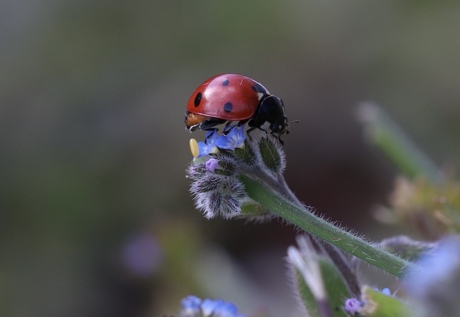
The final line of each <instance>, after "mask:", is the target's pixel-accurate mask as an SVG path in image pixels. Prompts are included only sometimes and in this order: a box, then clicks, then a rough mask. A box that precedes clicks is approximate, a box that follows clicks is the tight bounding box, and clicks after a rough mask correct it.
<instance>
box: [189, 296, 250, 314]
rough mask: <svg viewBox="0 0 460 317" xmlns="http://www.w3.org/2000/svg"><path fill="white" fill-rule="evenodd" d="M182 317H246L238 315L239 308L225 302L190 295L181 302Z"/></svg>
mask: <svg viewBox="0 0 460 317" xmlns="http://www.w3.org/2000/svg"><path fill="white" fill-rule="evenodd" d="M181 303H182V310H181V312H180V316H181V317H245V316H244V315H240V314H239V313H238V307H237V306H236V305H235V304H233V303H230V302H225V301H223V300H220V299H218V300H212V299H204V300H201V299H200V298H199V297H196V296H193V295H190V296H188V297H186V298H184V299H182V301H181Z"/></svg>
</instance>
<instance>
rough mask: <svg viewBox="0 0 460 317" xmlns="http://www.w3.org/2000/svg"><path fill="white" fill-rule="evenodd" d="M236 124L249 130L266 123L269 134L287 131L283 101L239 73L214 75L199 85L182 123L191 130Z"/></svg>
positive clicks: (190, 100) (189, 102)
mask: <svg viewBox="0 0 460 317" xmlns="http://www.w3.org/2000/svg"><path fill="white" fill-rule="evenodd" d="M232 121H238V123H237V125H241V124H244V123H246V122H248V125H249V127H250V128H251V129H254V128H261V126H262V125H263V124H264V123H265V122H268V123H270V130H271V132H272V133H276V134H278V135H282V134H283V133H285V132H287V131H286V127H287V118H286V116H285V113H284V105H283V101H282V100H281V99H280V98H278V97H276V96H273V95H271V94H270V93H269V92H268V90H267V89H266V88H265V87H264V86H263V85H262V84H260V83H258V82H257V81H255V80H254V79H251V78H249V77H246V76H243V75H238V74H223V75H218V76H214V77H212V78H210V79H208V80H206V81H205V82H204V83H203V84H201V85H200V86H199V87H198V88H197V89H196V90H195V92H194V93H193V94H192V96H191V97H190V99H189V101H188V104H187V112H186V115H185V124H186V126H187V128H188V129H189V130H190V131H194V130H196V129H201V130H214V129H216V128H215V126H216V125H219V124H222V123H225V122H227V125H228V124H229V123H230V122H232Z"/></svg>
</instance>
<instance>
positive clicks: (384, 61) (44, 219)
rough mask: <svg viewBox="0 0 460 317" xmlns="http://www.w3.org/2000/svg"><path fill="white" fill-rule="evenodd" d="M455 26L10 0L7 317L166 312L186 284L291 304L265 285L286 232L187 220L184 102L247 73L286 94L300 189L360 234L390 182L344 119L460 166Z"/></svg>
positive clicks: (261, 4)
mask: <svg viewBox="0 0 460 317" xmlns="http://www.w3.org/2000/svg"><path fill="white" fill-rule="evenodd" d="M459 18H460V3H457V2H455V1H440V2H436V3H429V2H426V1H424V2H416V1H410V2H404V3H402V2H399V1H390V2H381V3H375V2H374V3H372V2H365V1H355V2H342V1H333V2H317V1H316V2H313V1H283V2H275V1H260V0H257V1H249V2H248V1H242V0H238V1H226V2H220V1H210V0H206V1H199V2H197V1H195V2H190V1H144V0H138V1H134V2H133V1H119V0H115V1H105V0H97V1H85V0H73V1H72V0H67V1H47V0H40V1H25V0H18V1H12V0H8V1H3V2H2V3H1V4H0V40H1V43H2V45H1V47H0V69H1V72H0V133H1V135H2V137H1V138H0V167H1V169H0V170H1V174H0V254H1V258H0V281H1V282H0V315H2V316H12V317H15V316H47V317H48V316H62V315H67V316H139V315H140V314H141V313H146V314H151V315H152V316H158V315H160V314H167V313H171V314H172V313H175V310H174V311H173V310H172V309H174V308H171V307H175V305H177V303H178V299H180V298H182V297H184V296H185V295H187V294H189V293H190V289H192V288H193V290H194V293H196V290H197V289H202V293H203V294H197V295H200V296H207V295H208V292H210V291H211V290H213V291H214V292H216V291H215V290H216V289H219V291H218V292H216V293H215V294H214V295H215V296H219V297H225V298H228V300H231V301H234V302H237V299H241V298H242V300H241V301H239V303H242V304H240V307H241V309H242V310H244V311H245V312H248V313H250V312H252V311H256V310H258V311H264V310H267V311H269V312H271V313H273V315H277V313H278V312H280V311H283V308H282V307H283V305H285V306H288V307H290V306H291V305H292V299H290V294H289V293H288V292H286V290H285V289H283V287H282V286H283V285H284V284H283V283H284V282H283V276H280V277H279V278H280V280H276V278H274V274H271V273H272V271H276V272H280V270H279V267H283V260H282V257H283V254H284V251H285V246H286V244H287V243H290V242H292V241H290V238H291V237H292V235H293V232H291V230H290V229H289V228H288V229H286V228H281V227H280V226H279V225H277V224H274V225H271V226H268V225H265V226H256V225H254V226H252V225H251V226H249V225H245V224H244V223H231V224H229V223H222V222H219V221H215V222H213V223H212V224H210V223H209V222H205V221H204V220H203V219H201V216H200V214H199V213H198V212H196V211H195V210H194V209H193V204H192V201H191V198H190V197H189V195H188V192H187V186H188V184H187V181H186V180H185V176H184V175H185V174H184V170H185V167H186V165H187V163H188V161H189V160H190V154H189V150H188V146H187V142H188V139H189V137H190V135H189V134H188V133H186V132H185V131H184V126H183V116H184V111H185V105H186V101H187V100H188V97H189V94H190V93H191V92H192V91H193V90H194V89H195V88H196V85H198V84H199V83H200V82H202V81H203V80H204V79H206V78H208V77H210V76H212V75H214V74H217V73H223V72H236V73H243V74H245V75H248V76H251V77H253V78H255V79H256V80H259V81H261V82H262V83H263V84H264V85H265V86H267V88H268V89H269V90H270V91H271V92H273V93H275V94H276V95H278V96H280V97H282V98H283V99H284V101H285V103H286V108H287V109H286V111H287V114H288V116H289V118H290V119H300V120H301V123H300V124H298V125H296V126H293V127H292V133H291V134H290V135H289V136H287V137H286V140H285V143H286V152H287V159H288V167H287V172H286V178H287V180H288V181H289V183H290V184H291V187H292V188H293V189H294V190H296V193H297V194H298V196H299V198H301V199H302V200H304V201H306V202H307V203H308V204H309V205H313V206H315V207H316V208H317V209H318V210H319V211H320V212H322V213H327V214H329V215H330V216H331V217H332V218H334V219H341V220H343V221H348V222H349V224H350V225H353V226H355V227H358V228H362V230H365V226H364V224H366V225H367V224H368V219H370V216H369V215H367V214H366V213H367V212H368V210H369V209H370V207H371V206H372V205H373V204H374V203H378V202H384V201H385V197H386V195H387V194H388V191H389V189H390V186H391V181H392V175H391V173H390V171H391V168H390V167H389V166H390V165H389V164H386V163H384V162H383V161H382V160H379V159H377V158H378V157H379V156H378V155H377V154H376V153H375V152H370V150H369V148H367V147H366V146H365V145H364V143H363V142H362V141H361V135H360V130H359V127H358V125H357V124H356V123H355V122H354V118H353V111H352V109H353V107H354V106H355V105H356V103H358V102H360V101H361V100H363V99H369V98H371V99H374V100H376V101H378V102H379V103H380V104H382V105H384V106H385V107H386V108H387V110H388V111H389V112H391V113H392V114H393V115H394V116H395V117H396V118H397V121H398V122H400V123H401V124H402V125H403V126H405V127H407V128H408V129H409V131H410V132H412V133H411V135H415V136H416V140H417V141H418V143H419V144H420V145H421V147H422V148H425V149H427V151H428V152H429V153H430V154H433V155H432V156H433V157H434V159H435V160H440V159H443V158H445V157H449V158H450V159H453V160H458V159H459V158H460V152H459V148H458V146H456V145H457V144H458V141H459V140H458V136H459V135H460V133H459V132H460V131H459V129H460V126H459V125H458V117H459V116H460V108H459V107H458V104H459V102H460V95H459V90H458V87H457V86H458V85H457V83H458V74H459V73H460V69H459V67H460V60H459V59H460V51H459V49H460V48H459V46H458V44H457V43H458V34H457V33H458V32H457V29H458V28H457V26H458V21H459ZM385 164H386V165H385ZM291 179H292V181H291ZM332 198H333V199H332ZM352 212H353V217H349V214H350V213H352ZM359 212H361V213H362V214H361V215H359V214H358V213H359ZM352 219H356V220H352ZM235 232H238V235H236V236H235ZM215 245H222V246H224V248H223V249H222V250H220V249H219V248H215ZM260 245H264V248H261V247H260ZM133 250H134V251H133ZM216 250H219V251H216ZM227 252H228V253H230V254H231V255H232V256H228V255H227ZM234 258H236V259H238V260H239V262H238V264H236V265H235V262H234V260H233V259H234ZM256 258H257V259H260V258H262V259H265V260H264V263H266V264H267V265H264V267H263V268H261V267H260V266H258V265H256V264H254V263H260V261H256V260H255V259H256ZM203 259H206V261H204V262H205V264H206V265H208V266H209V267H206V273H207V274H208V275H207V276H208V277H209V275H212V276H213V277H216V278H215V279H210V281H212V282H214V284H212V283H211V282H210V281H204V280H203V279H201V278H200V277H202V276H204V275H205V274H203V272H200V270H199V268H201V269H202V268H203V266H204V264H203V263H201V262H200V261H203ZM192 263H201V265H198V264H197V265H195V266H194V265H192ZM268 263H269V264H270V265H268ZM241 266H244V269H241ZM277 266H278V267H277ZM222 267H225V268H227V271H228V272H231V273H232V274H230V273H229V276H230V275H231V276H232V278H231V279H230V278H229V279H228V281H227V283H226V285H225V287H223V285H221V284H219V283H216V282H215V281H217V280H219V279H217V277H220V278H222V272H221V271H219V270H217V268H222ZM213 269H215V270H216V271H213ZM246 274H247V275H249V276H251V278H235V276H238V277H241V276H246ZM266 276H270V277H271V278H270V279H267V278H266ZM229 281H245V283H247V284H250V286H248V285H245V287H240V286H241V285H236V286H238V287H236V286H235V285H231V283H230V282H229ZM269 283H273V284H275V285H277V287H271V285H268V284H269ZM235 289H237V290H238V291H236V290H235ZM241 289H245V290H248V291H247V292H248V293H249V294H250V296H249V295H248V294H247V293H245V294H239V293H238V292H239V291H240V290H241ZM219 292H220V293H219ZM224 292H227V293H226V294H223V293H224ZM275 292H278V293H275ZM228 294H231V295H230V296H224V295H228ZM275 294H276V295H277V298H285V301H283V302H270V300H267V299H269V298H271V297H274V296H275ZM279 294H282V295H283V296H282V297H280V296H278V295H279ZM240 297H241V298H240ZM249 298H250V299H251V300H248V299H249ZM244 299H246V301H245V300H244ZM267 303H268V304H267Z"/></svg>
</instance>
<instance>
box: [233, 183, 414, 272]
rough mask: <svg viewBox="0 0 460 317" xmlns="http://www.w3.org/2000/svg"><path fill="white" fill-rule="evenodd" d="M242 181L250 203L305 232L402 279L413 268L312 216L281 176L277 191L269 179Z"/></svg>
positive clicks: (406, 262)
mask: <svg viewBox="0 0 460 317" xmlns="http://www.w3.org/2000/svg"><path fill="white" fill-rule="evenodd" d="M240 179H241V181H242V182H243V184H244V186H245V189H246V192H247V194H248V196H249V197H250V198H251V199H253V200H255V201H256V202H258V203H259V204H261V205H263V206H264V207H266V208H268V209H269V210H271V211H272V212H273V213H274V214H276V215H277V216H279V217H281V218H283V219H285V220H286V221H288V222H290V223H292V224H294V225H296V226H298V227H300V228H302V229H304V230H305V231H306V232H307V233H309V234H311V235H313V236H314V237H317V238H319V239H321V240H324V241H326V242H328V243H330V244H332V245H334V246H336V247H337V248H339V249H341V250H343V251H346V252H348V253H350V254H352V255H354V256H356V257H357V258H359V259H361V260H363V261H365V262H367V263H369V264H371V265H373V266H376V267H378V268H381V269H383V270H385V271H387V272H388V273H391V274H393V275H395V276H397V277H402V275H403V273H404V272H405V270H406V269H408V268H409V267H411V266H413V264H412V263H410V262H408V261H406V260H404V259H402V258H399V257H397V256H395V255H393V254H391V253H388V252H386V251H384V250H382V249H380V248H378V247H377V246H375V245H373V244H371V243H369V242H367V241H365V240H363V239H361V238H359V237H357V236H355V235H353V234H351V233H350V232H347V231H345V230H343V229H340V228H338V227H336V226H334V225H333V224H331V223H329V222H327V221H326V220H324V219H322V218H320V217H318V216H316V215H315V214H313V213H312V212H311V209H308V208H306V207H305V206H304V205H303V204H302V203H301V202H300V201H299V200H298V199H297V198H296V197H295V195H294V194H293V193H292V192H291V190H290V189H289V188H288V186H287V185H286V183H285V182H284V178H282V176H281V179H279V180H278V181H279V182H278V184H277V185H276V186H274V187H272V186H270V185H271V184H269V183H268V184H267V179H264V180H259V179H257V178H252V177H250V176H248V175H240ZM273 185H274V184H273ZM280 185H281V186H280ZM273 188H274V189H273Z"/></svg>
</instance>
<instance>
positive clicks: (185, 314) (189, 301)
mask: <svg viewBox="0 0 460 317" xmlns="http://www.w3.org/2000/svg"><path fill="white" fill-rule="evenodd" d="M181 304H182V311H181V314H180V315H181V316H182V317H195V316H201V299H200V298H198V297H196V296H193V295H190V296H187V297H185V298H184V299H182V300H181Z"/></svg>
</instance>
